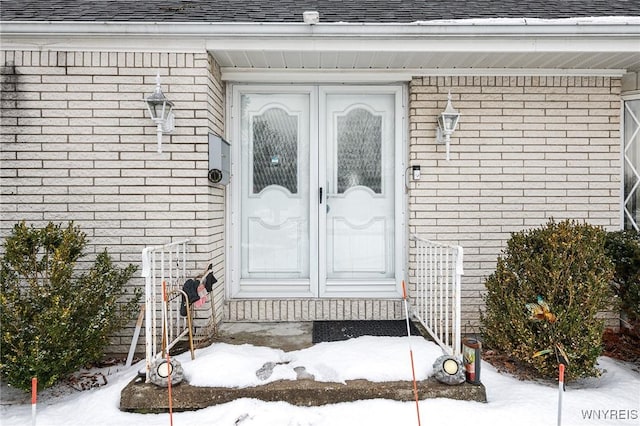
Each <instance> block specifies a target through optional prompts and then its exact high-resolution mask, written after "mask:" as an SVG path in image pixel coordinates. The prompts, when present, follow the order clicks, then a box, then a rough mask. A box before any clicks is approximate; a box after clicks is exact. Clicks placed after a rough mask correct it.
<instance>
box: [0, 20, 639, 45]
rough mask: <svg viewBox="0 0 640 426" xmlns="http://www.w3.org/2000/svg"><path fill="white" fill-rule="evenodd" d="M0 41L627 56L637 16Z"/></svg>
mask: <svg viewBox="0 0 640 426" xmlns="http://www.w3.org/2000/svg"><path fill="white" fill-rule="evenodd" d="M0 35H1V36H2V38H3V48H4V49H6V48H18V47H22V46H30V47H31V48H34V47H38V48H42V49H53V48H56V49H71V50H80V49H85V50H86V49H91V50H93V49H98V50H102V49H108V50H114V49H116V50H125V49H128V50H146V51H148V50H151V51H157V50H160V49H163V50H174V49H175V50H179V49H186V50H188V51H196V50H200V49H203V48H204V49H207V50H300V49H304V50H315V51H321V50H322V51H332V50H333V51H337V50H340V51H350V50H353V51H356V50H357V51H379V50H381V49H382V50H386V51H427V50H429V51H451V52H462V51H479V49H481V50H482V51H519V52H528V51H598V50H602V49H606V51H612V49H613V50H614V51H620V52H626V51H631V52H634V51H637V50H638V49H639V48H640V18H638V17H627V18H618V19H614V18H591V19H588V20H585V19H583V20H579V19H568V20H563V19H560V20H528V19H502V20H501V19H493V20H492V19H487V20H467V21H465V20H461V21H432V22H415V23H409V24H370V23H364V24H363V23H360V24H353V23H327V24H322V23H320V24H316V25H307V24H303V23H300V24H297V23H295V24H291V23H289V24H282V23H159V22H124V23H123V22H119V23H114V22H20V21H7V22H1V23H0ZM585 49H586V50H585ZM634 49H635V50H634Z"/></svg>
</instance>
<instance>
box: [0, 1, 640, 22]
mask: <svg viewBox="0 0 640 426" xmlns="http://www.w3.org/2000/svg"><path fill="white" fill-rule="evenodd" d="M307 10H315V11H318V12H319V13H320V22H324V23H328V22H350V23H364V22H376V23H404V22H415V21H431V20H441V19H471V18H475V19H477V18H542V19H558V18H578V17H602V16H640V0H535V1H518V0H501V1H495V0H447V1H442V0H430V1H424V0H422V1H420V0H147V1H139V0H2V2H1V3H0V12H1V18H0V20H2V21H85V22H87V21H88V22H91V21H117V22H127V21H134V22H135V21H145V22H150V21H151V22H277V23H294V22H297V23H301V22H302V12H304V11H307Z"/></svg>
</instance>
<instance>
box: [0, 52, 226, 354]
mask: <svg viewBox="0 0 640 426" xmlns="http://www.w3.org/2000/svg"><path fill="white" fill-rule="evenodd" d="M0 66H1V67H2V119H1V120H2V121H1V125H2V129H1V131H0V141H1V143H2V149H1V152H2V157H1V158H2V175H1V176H2V185H1V186H2V203H1V206H2V219H1V221H0V233H1V235H3V236H4V235H6V234H7V233H8V232H9V230H10V228H11V227H12V225H13V224H14V223H16V222H17V221H20V220H23V219H25V220H27V221H28V222H29V223H33V224H36V225H41V224H44V223H46V222H48V221H56V222H66V221H69V220H73V221H75V222H76V223H77V224H78V225H80V226H81V228H82V230H83V231H84V232H86V233H87V235H88V240H89V244H90V245H89V248H88V249H89V251H90V252H91V253H96V252H99V251H101V250H102V249H103V248H105V247H106V248H108V249H109V252H110V253H111V254H112V256H113V258H114V259H115V260H116V261H119V262H123V263H128V262H131V263H134V264H137V265H140V253H141V250H142V248H143V247H144V246H147V245H156V244H163V243H166V242H169V241H171V240H177V239H183V238H190V239H191V240H192V243H193V244H192V246H191V250H192V252H193V256H192V259H193V261H194V264H193V265H189V266H188V268H189V269H190V270H193V271H200V270H202V269H203V268H204V267H205V266H206V264H208V263H209V262H213V264H214V265H215V274H216V277H218V279H219V285H218V286H216V293H215V295H216V297H217V300H218V305H219V306H218V312H221V303H222V300H221V297H222V293H223V292H222V290H221V289H222V286H223V285H224V255H223V247H224V208H223V205H224V197H225V194H224V188H222V187H215V186H210V185H209V184H208V181H207V170H208V137H207V134H208V133H209V132H211V131H213V132H216V133H218V134H221V135H224V126H223V122H224V119H223V118H224V108H223V105H222V102H223V101H222V100H223V99H224V89H223V85H222V83H221V81H220V71H219V68H218V66H217V64H215V62H214V61H213V60H212V59H211V58H210V57H209V55H208V54H206V53H201V54H176V53H124V52H14V51H2V52H0ZM156 71H159V72H160V75H161V78H162V89H163V92H164V93H165V94H166V96H167V97H168V98H169V99H171V100H172V101H174V102H175V109H174V112H175V114H176V130H175V132H174V133H173V135H171V136H168V135H165V136H164V137H163V151H164V152H163V153H162V154H158V153H157V152H156V133H155V126H154V125H153V123H152V122H151V120H150V119H149V118H148V117H147V112H146V107H145V104H144V102H143V99H144V98H145V97H146V96H149V95H150V94H151V93H152V92H153V89H154V87H155V74H156ZM89 258H91V256H89ZM132 284H134V285H141V284H142V280H141V279H140V278H138V277H136V279H135V280H133V282H132ZM201 322H202V321H201ZM130 339H131V330H125V331H124V332H123V333H121V337H118V338H116V339H115V340H114V345H113V348H112V350H113V351H114V352H124V353H126V352H127V351H128V347H129V344H130Z"/></svg>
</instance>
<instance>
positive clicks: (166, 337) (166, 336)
mask: <svg viewBox="0 0 640 426" xmlns="http://www.w3.org/2000/svg"><path fill="white" fill-rule="evenodd" d="M162 300H164V303H165V307H166V306H167V305H166V304H168V303H169V298H168V297H167V282H166V281H162ZM165 309H166V308H165ZM162 337H163V339H164V341H165V344H168V342H169V332H168V330H167V324H166V315H165V325H164V336H162ZM166 358H167V388H168V391H169V425H170V426H173V395H171V373H173V368H171V359H170V358H169V349H167V353H166Z"/></svg>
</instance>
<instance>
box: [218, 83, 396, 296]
mask: <svg viewBox="0 0 640 426" xmlns="http://www.w3.org/2000/svg"><path fill="white" fill-rule="evenodd" d="M228 88H229V91H228V95H227V100H228V102H229V103H228V107H227V117H228V118H227V120H226V124H227V127H226V128H227V129H228V131H227V135H228V136H229V141H230V143H231V182H230V184H229V185H228V186H227V188H228V191H227V194H226V196H227V201H228V203H227V206H228V207H227V217H229V218H230V220H229V221H227V226H226V235H227V238H226V244H225V245H226V253H227V255H226V263H227V268H226V270H227V273H226V282H227V283H229V284H228V285H226V286H225V296H226V297H227V298H230V299H243V298H261V299H288V298H300V297H302V298H318V297H322V296H321V295H320V294H319V289H320V283H319V279H320V277H321V276H326V271H324V272H322V271H320V270H319V268H321V269H322V270H324V268H325V266H324V265H325V263H322V262H326V259H325V256H326V254H324V253H321V251H320V247H319V235H318V232H319V230H320V226H319V225H320V223H319V220H320V219H319V214H318V212H319V204H318V198H317V195H318V194H317V188H319V171H318V164H320V163H321V162H322V161H325V159H323V158H320V157H319V155H321V154H320V153H321V152H322V151H323V150H322V149H320V148H319V141H322V140H323V139H322V138H321V134H320V132H323V133H324V132H325V131H326V130H325V129H320V128H319V121H320V120H319V114H320V111H322V109H321V105H320V103H321V102H323V101H321V99H320V98H321V97H322V96H320V94H321V93H322V94H323V95H324V96H326V94H329V93H342V94H345V93H349V92H352V93H353V92H359V93H365V94H392V95H393V96H394V99H395V111H394V114H395V129H394V130H395V135H394V138H395V141H396V144H395V152H394V154H395V159H394V162H395V166H394V167H395V174H394V184H395V202H394V206H395V209H394V215H395V230H394V231H395V243H394V247H395V257H394V261H395V265H394V266H395V292H393V293H385V294H375V293H367V294H366V295H364V296H363V295H361V294H360V295H353V296H349V294H347V293H345V294H344V297H359V298H391V297H400V296H402V286H401V282H402V279H403V277H404V275H405V269H406V253H407V250H406V241H407V234H406V207H405V206H406V193H405V173H406V166H405V165H406V155H407V138H406V135H407V129H406V127H407V116H406V107H405V106H406V97H407V89H406V85H399V84H397V85H340V86H338V85H331V84H300V85H281V84H258V83H256V84H240V83H235V84H234V83H229V85H228ZM273 92H277V93H305V94H309V103H310V105H309V117H310V119H309V138H310V139H309V140H310V146H311V147H315V149H316V150H317V151H319V152H316V153H312V155H311V158H312V159H314V158H315V160H316V161H315V162H314V161H311V163H312V164H311V165H310V171H309V172H310V173H311V176H310V197H309V211H310V212H311V213H310V217H309V226H310V227H311V233H315V235H312V236H310V250H309V252H310V253H309V255H310V256H311V261H310V278H309V286H310V291H309V292H306V293H304V294H303V293H295V294H292V293H287V292H286V291H282V292H277V291H274V292H273V293H261V292H246V291H241V287H240V280H241V267H240V259H241V251H240V250H241V247H240V245H241V244H240V242H241V235H240V231H241V222H240V221H241V212H240V206H241V198H242V195H241V194H242V191H241V188H242V187H241V182H240V177H241V173H240V167H241V158H240V155H241V144H240V143H239V138H240V135H241V129H240V124H241V123H240V120H241V112H240V110H239V108H240V96H241V95H242V94H244V93H257V94H260V93H273ZM312 149H313V148H312ZM322 155H324V154H322ZM313 163H315V164H313ZM322 164H324V163H322ZM234 178H235V179H234ZM323 206H324V205H323ZM312 242H315V243H312ZM314 259H315V260H317V261H314ZM267 283H270V284H273V281H265V284H267ZM274 290H275V289H274ZM333 297H335V295H334V296H333Z"/></svg>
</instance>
